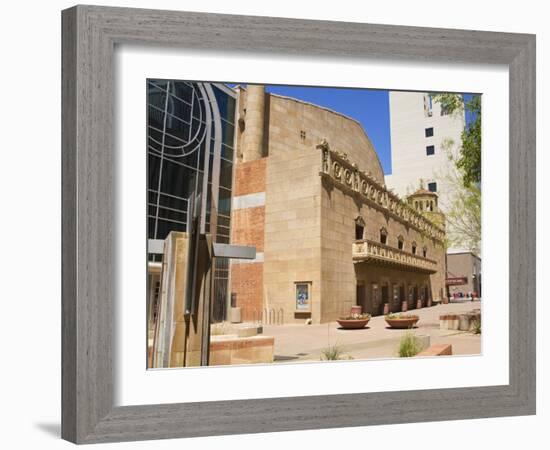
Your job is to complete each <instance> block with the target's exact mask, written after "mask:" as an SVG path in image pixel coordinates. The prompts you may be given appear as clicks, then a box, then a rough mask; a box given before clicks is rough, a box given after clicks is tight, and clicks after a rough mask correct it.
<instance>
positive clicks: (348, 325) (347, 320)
mask: <svg viewBox="0 0 550 450" xmlns="http://www.w3.org/2000/svg"><path fill="white" fill-rule="evenodd" d="M370 317H371V316H370V314H350V315H349V316H345V317H340V318H339V319H338V320H337V322H338V324H339V325H340V326H341V327H342V328H345V329H358V328H365V326H366V325H367V323H369V320H370Z"/></svg>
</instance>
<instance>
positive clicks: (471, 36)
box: [62, 6, 536, 443]
mask: <svg viewBox="0 0 550 450" xmlns="http://www.w3.org/2000/svg"><path fill="white" fill-rule="evenodd" d="M62 25H63V28H62V30H63V46H62V65H63V67H62V78H63V79H62V82H63V90H62V92H63V105H62V106H63V111H62V121H63V139H62V144H63V149H62V154H63V186H62V189H63V248H62V256H63V281H62V282H63V299H62V304H63V320H62V327H63V330H62V337H63V339H62V354H63V367H62V407H63V408H62V435H63V438H65V439H67V440H70V441H72V442H75V443H95V442H116V441H128V440H144V439H161V438H176V437H192V436H209V435H222V434H238V433H260V432H270V431H285V430H301V429H318V428H329V427H330V428H334V427H350V426H363V425H375V424H389V423H403V422H418V421H435V420H452V419H465V418H479V417H493V416H511V415H526V414H534V413H535V392H536V385H535V325H534V324H535V37H534V36H533V35H525V34H510V33H492V32H491V33H490V32H482V31H468V30H448V29H436V28H416V27H403V26H391V25H371V24H359V23H342V22H327V21H307V20H296V19H280V18H269V17H247V16H232V15H218V14H203V13H188V12H176V11H156V10H141V9H127V8H109V7H99V6H75V7H73V8H70V9H67V10H65V11H63V13H62ZM328 35H330V36H331V38H330V39H326V36H328ZM482 324H483V325H482ZM404 374H406V375H404ZM298 377H299V379H301V380H307V381H304V382H302V383H296V379H297V378H298ZM350 379H351V380H354V382H353V383H341V382H335V381H334V380H350ZM182 386H184V387H185V388H183V389H182Z"/></svg>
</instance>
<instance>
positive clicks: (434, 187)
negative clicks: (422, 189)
mask: <svg viewBox="0 0 550 450" xmlns="http://www.w3.org/2000/svg"><path fill="white" fill-rule="evenodd" d="M428 191H430V192H437V183H436V182H435V181H432V182H431V183H428Z"/></svg>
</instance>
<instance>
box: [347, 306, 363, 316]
mask: <svg viewBox="0 0 550 450" xmlns="http://www.w3.org/2000/svg"><path fill="white" fill-rule="evenodd" d="M362 311H363V307H362V306H361V305H355V306H352V307H351V310H350V312H349V315H350V316H353V315H354V314H361V312H362Z"/></svg>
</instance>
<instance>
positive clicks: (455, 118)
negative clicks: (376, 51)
mask: <svg viewBox="0 0 550 450" xmlns="http://www.w3.org/2000/svg"><path fill="white" fill-rule="evenodd" d="M389 98H390V127H391V130H390V131H391V158H392V173H391V175H386V177H385V181H386V185H387V186H388V188H391V189H393V190H394V192H395V193H396V194H398V195H399V196H401V197H404V196H406V195H408V194H412V193H413V192H414V191H416V190H417V189H418V188H419V185H420V180H422V181H423V185H424V188H425V189H428V190H429V191H432V192H436V193H437V194H438V196H439V206H440V209H441V210H442V211H443V212H445V210H446V206H447V205H448V204H449V201H450V197H451V195H450V194H451V189H450V187H451V186H450V185H451V183H449V181H448V173H449V168H450V163H449V158H448V151H451V152H452V153H453V154H454V155H455V156H456V155H457V153H458V150H459V149H460V147H461V133H462V131H463V129H464V124H465V117H464V112H462V113H461V114H460V113H459V114H457V113H454V114H447V113H446V112H445V111H444V110H442V108H441V105H440V104H439V103H437V102H435V101H432V99H431V96H430V95H429V94H426V93H422V92H393V91H392V92H390V95H389ZM449 143H452V144H451V145H449Z"/></svg>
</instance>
